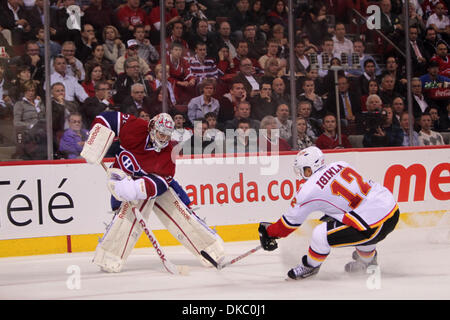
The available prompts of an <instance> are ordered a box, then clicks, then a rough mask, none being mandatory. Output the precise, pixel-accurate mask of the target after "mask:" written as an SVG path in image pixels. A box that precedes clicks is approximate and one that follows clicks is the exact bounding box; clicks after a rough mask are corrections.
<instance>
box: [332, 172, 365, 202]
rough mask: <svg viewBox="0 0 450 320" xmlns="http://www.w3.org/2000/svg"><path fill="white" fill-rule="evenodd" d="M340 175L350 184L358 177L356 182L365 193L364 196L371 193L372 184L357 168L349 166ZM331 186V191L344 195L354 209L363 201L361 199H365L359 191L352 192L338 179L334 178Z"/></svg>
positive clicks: (362, 192) (337, 194)
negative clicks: (364, 178) (366, 180)
mask: <svg viewBox="0 0 450 320" xmlns="http://www.w3.org/2000/svg"><path fill="white" fill-rule="evenodd" d="M340 176H341V178H342V179H343V180H344V181H345V182H347V183H348V184H351V183H352V182H353V180H355V179H356V182H357V184H358V187H359V191H361V194H363V195H364V196H367V194H368V193H369V191H370V188H371V187H370V184H368V183H367V182H365V181H364V180H363V178H362V177H361V175H360V174H359V173H358V172H356V171H355V170H353V169H352V168H349V167H347V168H345V169H344V170H342V172H341V174H340ZM330 188H331V192H332V193H333V194H334V195H336V196H340V197H344V199H345V200H347V202H348V205H349V206H350V208H352V209H355V208H357V207H358V206H359V204H360V203H361V201H362V200H363V197H362V196H361V195H360V194H359V193H357V192H355V193H353V192H351V191H350V190H349V188H346V187H345V186H344V185H343V184H342V183H340V182H339V181H337V180H334V181H333V182H332V183H331V186H330Z"/></svg>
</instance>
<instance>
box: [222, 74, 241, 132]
mask: <svg viewBox="0 0 450 320" xmlns="http://www.w3.org/2000/svg"><path fill="white" fill-rule="evenodd" d="M246 99H247V93H246V91H245V88H244V84H243V83H242V82H240V81H237V80H236V81H233V83H232V84H231V87H230V90H229V92H228V93H225V94H224V95H222V96H221V97H220V98H219V99H218V100H219V104H220V109H219V114H218V117H217V120H218V121H219V123H221V124H224V123H225V122H226V121H229V120H232V119H233V118H234V116H235V114H236V110H237V106H238V104H239V103H240V102H241V101H246Z"/></svg>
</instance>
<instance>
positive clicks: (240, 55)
mask: <svg viewBox="0 0 450 320" xmlns="http://www.w3.org/2000/svg"><path fill="white" fill-rule="evenodd" d="M244 58H249V56H248V43H247V41H245V40H240V41H238V43H237V47H236V57H235V58H234V59H233V65H234V69H233V68H231V70H232V72H234V73H237V72H238V71H239V67H240V65H241V61H242V60H243V59H244ZM249 59H250V60H251V62H252V65H253V67H254V69H255V72H256V73H258V74H259V73H261V66H260V65H259V63H258V60H257V59H253V58H249Z"/></svg>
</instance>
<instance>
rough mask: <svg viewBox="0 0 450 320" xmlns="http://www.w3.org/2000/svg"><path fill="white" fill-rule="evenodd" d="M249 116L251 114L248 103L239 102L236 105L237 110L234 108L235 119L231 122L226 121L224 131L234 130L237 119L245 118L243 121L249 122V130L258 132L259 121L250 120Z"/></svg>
mask: <svg viewBox="0 0 450 320" xmlns="http://www.w3.org/2000/svg"><path fill="white" fill-rule="evenodd" d="M250 114H251V105H250V103H249V102H248V101H241V102H239V104H238V105H237V108H236V115H235V117H234V118H233V119H232V120H228V121H227V122H226V123H225V129H233V130H236V129H237V125H238V121H239V119H242V118H245V119H249V121H250V128H252V129H254V130H256V131H258V129H259V126H260V121H258V120H255V119H251V118H250Z"/></svg>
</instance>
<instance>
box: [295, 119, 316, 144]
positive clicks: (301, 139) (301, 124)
mask: <svg viewBox="0 0 450 320" xmlns="http://www.w3.org/2000/svg"><path fill="white" fill-rule="evenodd" d="M296 125H297V146H298V147H297V149H295V150H303V149H305V148H308V147H310V146H314V142H313V138H312V137H310V136H308V134H307V133H306V129H307V126H308V125H307V123H306V119H305V118H303V117H297V120H296ZM291 140H292V139H291ZM291 145H293V143H291Z"/></svg>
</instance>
